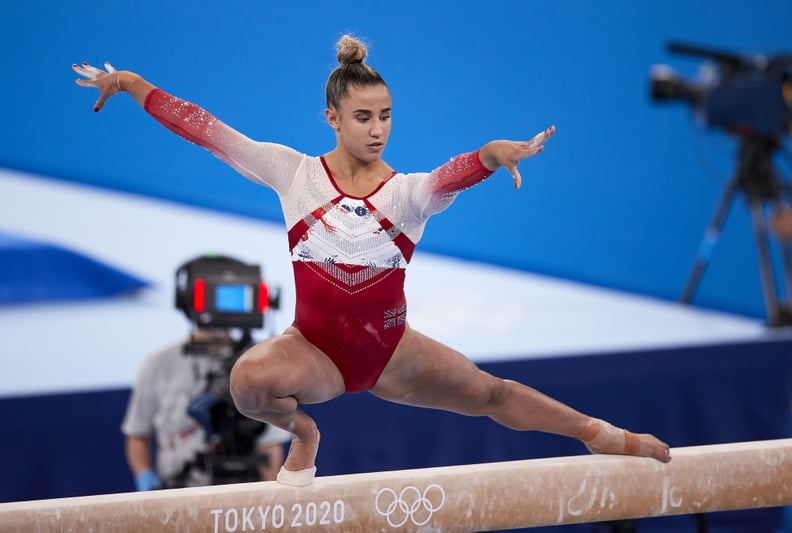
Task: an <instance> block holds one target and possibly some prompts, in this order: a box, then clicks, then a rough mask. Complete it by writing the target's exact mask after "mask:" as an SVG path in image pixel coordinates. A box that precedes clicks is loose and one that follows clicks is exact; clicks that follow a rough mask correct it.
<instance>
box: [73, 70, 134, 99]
mask: <svg viewBox="0 0 792 533" xmlns="http://www.w3.org/2000/svg"><path fill="white" fill-rule="evenodd" d="M104 66H105V69H106V70H102V69H100V68H96V67H93V66H91V65H89V64H88V63H86V62H85V61H83V63H82V65H77V64H73V65H72V70H73V71H74V72H76V73H77V74H79V75H80V76H84V77H85V79H78V80H75V82H76V83H77V85H79V86H81V87H96V88H97V89H99V98H98V99H97V100H96V103H95V104H94V111H99V110H100V109H102V107H103V106H104V104H105V102H106V101H107V99H108V98H110V97H111V96H113V95H114V94H117V93H119V92H121V91H122V90H123V89H122V87H121V80H120V76H121V73H120V72H118V71H116V69H114V68H113V65H111V64H110V63H105V64H104Z"/></svg>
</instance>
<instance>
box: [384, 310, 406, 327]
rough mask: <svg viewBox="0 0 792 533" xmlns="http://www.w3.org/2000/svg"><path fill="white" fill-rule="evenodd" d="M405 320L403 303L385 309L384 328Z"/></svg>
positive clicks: (401, 323)
mask: <svg viewBox="0 0 792 533" xmlns="http://www.w3.org/2000/svg"><path fill="white" fill-rule="evenodd" d="M405 322H407V306H406V305H405V304H402V305H400V306H399V307H394V308H393V309H388V310H387V311H385V324H384V327H385V329H390V328H395V327H396V326H401V325H403V324H404V323H405Z"/></svg>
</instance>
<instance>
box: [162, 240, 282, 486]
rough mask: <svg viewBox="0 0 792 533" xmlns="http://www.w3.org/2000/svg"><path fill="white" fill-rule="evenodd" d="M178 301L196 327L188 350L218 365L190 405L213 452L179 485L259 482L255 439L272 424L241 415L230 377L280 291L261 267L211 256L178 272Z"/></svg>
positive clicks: (179, 479)
mask: <svg viewBox="0 0 792 533" xmlns="http://www.w3.org/2000/svg"><path fill="white" fill-rule="evenodd" d="M175 304H176V308H177V309H179V310H181V311H182V312H183V313H184V314H185V316H186V317H187V318H188V319H189V320H190V322H191V323H192V324H193V326H194V328H195V329H194V331H193V333H192V334H191V336H190V339H189V340H188V341H187V342H186V343H185V344H184V345H183V349H182V351H183V353H184V354H185V356H194V357H196V356H197V357H211V358H212V359H213V363H214V364H213V365H212V367H211V370H210V371H209V372H208V374H207V375H206V376H204V377H205V379H206V387H205V389H204V392H203V393H202V394H200V395H199V396H197V397H196V398H195V399H194V400H193V401H192V402H191V403H190V405H189V407H188V413H189V414H190V416H192V417H193V418H194V419H195V420H196V421H197V422H198V423H199V424H201V426H203V427H204V429H205V431H206V435H207V439H208V441H209V446H208V449H209V451H208V452H207V453H206V454H202V455H201V456H199V457H196V458H195V460H194V461H192V462H190V463H188V464H187V465H185V468H184V470H183V472H182V475H180V476H178V477H177V484H178V485H180V486H189V485H191V484H221V483H235V482H245V481H256V480H259V479H260V478H259V477H258V465H259V463H260V462H261V461H262V460H266V458H264V457H259V455H258V452H257V449H256V439H257V437H258V436H259V435H260V434H261V432H263V431H264V429H265V428H266V424H264V423H261V422H258V421H255V420H252V419H250V418H247V417H245V416H243V415H242V414H240V413H239V411H237V409H236V407H235V406H234V402H233V399H232V398H231V393H230V390H229V378H230V374H231V369H232V367H233V366H234V363H235V362H236V361H237V359H239V357H240V356H241V355H242V354H243V353H244V352H245V350H247V349H248V348H249V347H250V346H252V345H253V344H254V341H253V336H252V333H251V330H252V329H254V328H262V327H263V326H264V317H265V316H266V315H267V313H268V312H269V311H270V310H275V309H278V308H279V307H280V291H279V290H271V289H270V287H269V285H268V284H267V283H266V282H265V281H264V279H263V278H262V276H261V268H260V266H259V265H249V264H246V263H243V262H242V261H239V260H236V259H233V258H230V257H226V256H211V255H207V256H200V257H197V258H195V259H193V260H191V261H188V262H186V263H184V264H183V265H181V266H180V267H179V268H178V270H177V271H176V298H175ZM198 333H201V334H200V335H199V334H198ZM190 480H193V482H191V481H190ZM198 480H200V481H198Z"/></svg>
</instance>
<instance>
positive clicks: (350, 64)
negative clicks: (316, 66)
mask: <svg viewBox="0 0 792 533" xmlns="http://www.w3.org/2000/svg"><path fill="white" fill-rule="evenodd" d="M336 48H337V49H338V55H337V56H336V57H337V58H338V62H339V63H340V65H339V66H337V67H336V68H335V70H333V72H331V73H330V77H329V78H327V85H326V86H325V97H326V99H327V107H328V109H338V105H339V104H340V103H341V100H343V99H344V98H345V97H346V96H347V94H349V86H350V85H355V86H358V87H366V86H370V85H385V86H386V87H387V84H386V83H385V80H383V79H382V76H380V75H379V73H378V72H377V71H376V70H374V69H373V68H371V67H370V66H368V65H367V64H365V63H364V62H363V59H365V57H366V53H367V50H366V46H365V45H364V44H363V43H362V42H360V41H359V40H358V39H356V38H354V37H352V36H351V35H344V36H343V37H341V39H340V40H339V41H338V43H337V44H336Z"/></svg>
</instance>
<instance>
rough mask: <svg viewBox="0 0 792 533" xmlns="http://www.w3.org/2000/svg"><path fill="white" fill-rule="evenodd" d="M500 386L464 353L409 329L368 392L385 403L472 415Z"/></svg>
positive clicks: (495, 379) (496, 379)
mask: <svg viewBox="0 0 792 533" xmlns="http://www.w3.org/2000/svg"><path fill="white" fill-rule="evenodd" d="M502 387H503V381H502V380H500V379H498V378H495V377H493V376H492V375H490V374H488V373H486V372H484V371H482V370H480V369H479V368H478V367H477V366H476V365H475V364H474V363H473V362H472V361H471V360H470V359H468V358H467V357H466V356H465V355H464V354H462V353H460V352H458V351H457V350H454V349H453V348H450V347H448V346H446V345H445V344H443V343H441V342H438V341H436V340H434V339H432V338H430V337H427V336H426V335H424V334H422V333H419V332H417V331H415V330H413V329H411V328H409V327H408V328H407V331H406V332H405V334H404V337H402V341H401V342H400V343H399V346H398V347H397V348H396V351H395V352H394V354H393V357H392V358H391V360H390V362H389V363H388V366H387V367H385V370H384V371H383V372H382V375H381V376H380V379H379V380H378V381H377V384H376V385H375V386H374V387H373V388H372V389H371V393H372V394H374V395H375V396H378V397H380V398H382V399H385V400H390V401H393V402H397V403H404V404H408V405H416V406H421V407H433V408H436V409H446V410H451V411H456V412H463V413H469V414H476V413H477V410H478V409H479V408H480V407H481V406H482V405H484V404H486V403H488V402H489V401H490V400H491V399H492V397H493V395H495V394H497V393H498V391H499V390H500V389H501V388H502Z"/></svg>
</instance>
